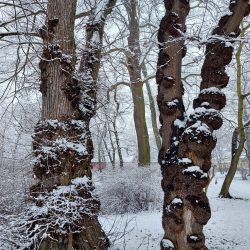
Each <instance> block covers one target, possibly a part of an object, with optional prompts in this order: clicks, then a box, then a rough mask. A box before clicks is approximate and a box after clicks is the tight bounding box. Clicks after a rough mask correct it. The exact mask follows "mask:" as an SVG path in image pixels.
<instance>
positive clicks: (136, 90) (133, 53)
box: [125, 0, 150, 166]
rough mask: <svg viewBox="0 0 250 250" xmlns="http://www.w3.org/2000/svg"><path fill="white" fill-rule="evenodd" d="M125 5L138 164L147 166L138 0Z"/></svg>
mask: <svg viewBox="0 0 250 250" xmlns="http://www.w3.org/2000/svg"><path fill="white" fill-rule="evenodd" d="M125 7H126V10H127V13H128V16H129V25H128V29H129V36H128V50H127V51H126V53H125V54H126V59H127V68H128V72H129V77H130V82H131V85H130V88H131V92H132V97H133V104H134V123H135V130H136V136H137V146H138V164H139V165H140V166H145V165H149V164H150V145H149V135H148V129H147V123H146V117H145V102H144V95H143V82H142V72H141V66H140V56H141V49H140V42H139V39H140V31H139V23H138V18H137V0H130V1H127V2H126V3H125Z"/></svg>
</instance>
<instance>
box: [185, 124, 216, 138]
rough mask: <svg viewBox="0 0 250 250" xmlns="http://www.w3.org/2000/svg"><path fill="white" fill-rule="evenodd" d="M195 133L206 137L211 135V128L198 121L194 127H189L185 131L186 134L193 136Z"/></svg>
mask: <svg viewBox="0 0 250 250" xmlns="http://www.w3.org/2000/svg"><path fill="white" fill-rule="evenodd" d="M194 131H196V132H195V133H196V134H200V133H202V134H205V135H211V134H212V133H211V131H210V129H209V127H208V126H207V125H206V124H205V123H203V122H201V121H197V122H196V123H195V124H193V125H192V126H190V127H188V128H186V129H185V131H184V134H193V133H194Z"/></svg>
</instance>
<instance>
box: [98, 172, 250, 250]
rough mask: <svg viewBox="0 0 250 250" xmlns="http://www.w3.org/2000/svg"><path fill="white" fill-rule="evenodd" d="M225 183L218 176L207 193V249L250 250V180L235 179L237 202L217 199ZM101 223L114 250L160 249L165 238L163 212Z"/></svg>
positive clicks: (105, 219)
mask: <svg viewBox="0 0 250 250" xmlns="http://www.w3.org/2000/svg"><path fill="white" fill-rule="evenodd" d="M223 179H224V176H222V175H220V174H217V175H216V177H214V179H213V180H212V182H211V184H210V186H209V189H208V196H209V199H210V205H211V209H212V218H211V219H210V220H209V222H208V224H207V225H206V226H205V228H204V231H205V235H206V245H207V247H208V248H209V249H210V250H227V249H228V250H249V249H250V216H249V214H250V178H249V177H248V180H246V181H243V180H242V179H241V176H240V175H237V176H236V177H235V179H234V181H233V183H232V186H231V189H230V193H231V195H232V196H234V197H235V199H221V198H218V194H219V191H220V188H221V185H222V182H223ZM216 180H217V181H216ZM215 182H217V183H215ZM101 222H102V224H103V226H104V228H105V230H106V231H107V232H108V234H109V238H110V240H111V242H112V246H111V248H110V249H111V250H122V249H123V250H137V249H140V250H153V249H157V250H158V249H159V242H160V241H161V238H162V235H163V230H162V227H161V213H160V212H143V213H138V214H126V215H115V216H105V217H102V218H101ZM114 225H115V226H114Z"/></svg>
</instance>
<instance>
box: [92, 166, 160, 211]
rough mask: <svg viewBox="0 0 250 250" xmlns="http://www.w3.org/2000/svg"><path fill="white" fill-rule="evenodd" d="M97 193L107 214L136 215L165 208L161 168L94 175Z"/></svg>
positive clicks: (119, 169)
mask: <svg viewBox="0 0 250 250" xmlns="http://www.w3.org/2000/svg"><path fill="white" fill-rule="evenodd" d="M93 178H94V183H95V186H96V192H97V194H98V196H99V198H100V200H101V212H102V213H104V214H122V213H127V212H131V213H135V212H139V211H147V210H158V209H161V207H162V199H163V192H162V190H161V185H160V183H161V173H160V168H159V166H157V165H156V166H151V167H149V168H146V167H145V168H144V167H137V166H136V164H134V165H132V164H131V165H130V166H127V165H125V166H124V167H123V168H115V169H112V168H106V169H104V170H103V171H102V172H95V173H94V176H93Z"/></svg>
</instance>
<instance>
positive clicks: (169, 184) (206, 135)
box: [156, 0, 250, 250]
mask: <svg viewBox="0 0 250 250" xmlns="http://www.w3.org/2000/svg"><path fill="white" fill-rule="evenodd" d="M249 5H250V4H249V3H248V1H247V0H238V1H231V4H230V6H229V9H230V11H231V13H230V14H227V15H225V16H223V17H222V18H221V19H220V21H219V24H218V26H217V28H215V29H214V31H213V34H212V36H211V38H210V39H209V40H208V42H207V46H206V53H205V55H206V57H205V61H204V65H203V67H202V71H201V77H202V82H201V86H200V94H199V96H198V98H197V99H195V100H194V103H193V106H194V111H193V113H192V114H191V115H190V116H189V117H188V119H187V118H185V117H186V115H185V108H184V105H183V100H182V95H183V86H182V83H181V61H182V57H183V56H185V52H186V48H185V46H184V40H185V38H184V32H185V29H186V28H185V19H186V16H187V14H188V12H189V1H186V0H175V1H173V0H165V7H166V15H165V17H164V18H163V19H162V21H161V24H160V29H159V33H158V40H159V48H160V52H159V60H158V70H157V76H156V79H157V84H158V86H159V87H158V90H159V91H158V97H157V101H158V106H159V110H160V121H161V124H162V127H161V129H160V133H161V136H162V148H161V150H160V152H159V163H160V164H161V169H162V175H163V180H162V188H163V191H164V194H165V195H164V206H163V228H164V231H165V235H164V238H163V240H162V242H161V249H163V250H167V249H177V250H191V249H200V250H204V249H207V248H206V246H205V237H204V235H203V232H202V230H203V225H205V224H206V223H207V221H208V220H209V218H210V216H211V211H210V206H209V202H208V198H207V197H206V194H205V192H204V188H205V187H206V185H207V184H208V178H209V177H208V174H207V173H208V171H209V169H210V167H211V152H212V150H213V148H214V147H215V145H216V138H215V137H214V135H213V131H214V130H216V129H219V128H220V127H221V125H222V118H221V116H220V115H219V113H218V111H219V110H221V109H222V108H223V107H224V106H225V105H226V97H225V95H224V94H223V93H222V92H221V88H224V87H225V86H226V85H227V84H228V81H229V77H228V76H227V74H226V72H225V66H226V65H228V64H229V63H230V61H231V59H232V54H233V47H232V44H233V40H234V38H236V37H237V36H238V35H239V33H240V30H239V25H240V22H241V21H242V19H243V17H244V16H246V15H248V14H249V10H250V8H249Z"/></svg>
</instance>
